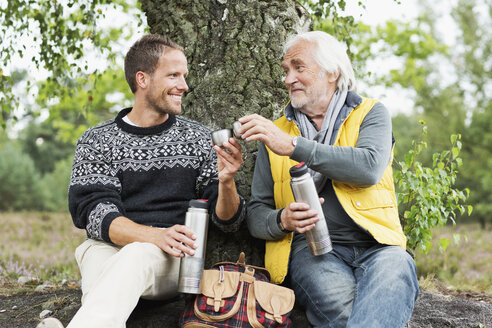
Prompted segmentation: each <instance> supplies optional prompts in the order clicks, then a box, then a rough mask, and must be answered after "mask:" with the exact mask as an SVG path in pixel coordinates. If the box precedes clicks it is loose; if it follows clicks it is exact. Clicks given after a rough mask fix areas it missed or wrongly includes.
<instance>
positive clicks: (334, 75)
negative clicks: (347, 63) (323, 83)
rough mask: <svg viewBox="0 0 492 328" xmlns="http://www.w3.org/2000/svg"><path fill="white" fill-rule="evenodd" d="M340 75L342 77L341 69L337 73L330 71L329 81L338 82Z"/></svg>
mask: <svg viewBox="0 0 492 328" xmlns="http://www.w3.org/2000/svg"><path fill="white" fill-rule="evenodd" d="M339 77H340V70H339V71H337V72H336V73H328V82H330V83H335V82H337V80H338V78H339Z"/></svg>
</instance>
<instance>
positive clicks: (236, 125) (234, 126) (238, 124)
mask: <svg viewBox="0 0 492 328" xmlns="http://www.w3.org/2000/svg"><path fill="white" fill-rule="evenodd" d="M241 126H242V124H241V122H239V121H236V122H234V123H232V131H233V132H234V136H235V137H236V138H237V139H240V138H241V133H239V129H240V128H241Z"/></svg>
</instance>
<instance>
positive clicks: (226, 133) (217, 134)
mask: <svg viewBox="0 0 492 328" xmlns="http://www.w3.org/2000/svg"><path fill="white" fill-rule="evenodd" d="M229 138H232V130H231V129H221V130H216V131H214V132H212V142H213V144H214V145H217V146H219V147H222V146H223V145H224V142H226V141H227V140H229Z"/></svg>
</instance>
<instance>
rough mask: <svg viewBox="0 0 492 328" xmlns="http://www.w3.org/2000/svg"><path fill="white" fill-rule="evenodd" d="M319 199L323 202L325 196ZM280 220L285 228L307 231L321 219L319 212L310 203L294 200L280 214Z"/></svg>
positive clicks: (301, 231)
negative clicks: (311, 207)
mask: <svg viewBox="0 0 492 328" xmlns="http://www.w3.org/2000/svg"><path fill="white" fill-rule="evenodd" d="M319 200H320V202H321V204H323V203H324V202H325V200H324V199H323V198H320V199H319ZM280 220H281V221H282V226H283V227H284V229H286V230H290V231H297V232H299V233H305V232H306V231H309V230H311V229H313V228H314V225H315V223H316V222H318V221H319V220H320V219H319V216H318V212H317V211H316V210H312V209H310V207H309V205H308V204H306V203H296V202H293V203H290V204H289V205H287V206H286V207H285V208H284V210H283V211H282V214H280Z"/></svg>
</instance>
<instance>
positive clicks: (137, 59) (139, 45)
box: [125, 34, 184, 93]
mask: <svg viewBox="0 0 492 328" xmlns="http://www.w3.org/2000/svg"><path fill="white" fill-rule="evenodd" d="M166 48H171V49H177V50H180V51H182V52H183V53H184V49H183V47H181V46H180V45H178V44H177V43H176V42H174V41H173V40H171V38H169V37H168V36H165V35H160V34H148V35H144V36H143V37H141V38H140V39H139V40H138V41H137V42H135V43H134V44H133V46H132V47H131V48H130V50H128V52H127V54H126V56H125V78H126V82H128V85H129V86H130V89H131V90H132V92H133V93H135V91H137V82H136V80H135V75H136V74H137V72H139V71H140V72H145V73H148V74H152V73H154V71H155V68H156V67H157V63H158V62H159V58H160V57H161V56H162V54H163V53H164V52H165V51H166Z"/></svg>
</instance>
